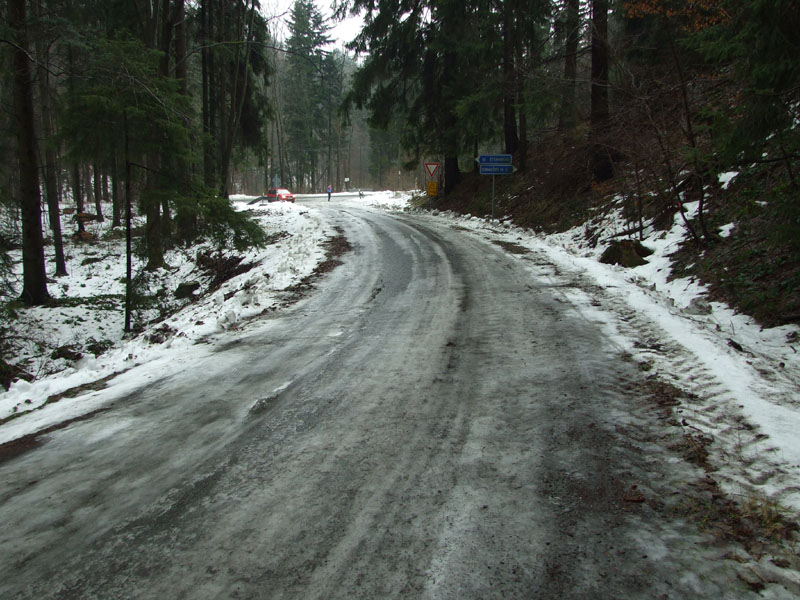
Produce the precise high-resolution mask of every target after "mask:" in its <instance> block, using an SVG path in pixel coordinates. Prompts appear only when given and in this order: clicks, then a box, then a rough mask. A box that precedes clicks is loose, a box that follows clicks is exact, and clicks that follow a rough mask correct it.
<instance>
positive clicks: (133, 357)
mask: <svg viewBox="0 0 800 600" xmlns="http://www.w3.org/2000/svg"><path fill="white" fill-rule="evenodd" d="M251 199H252V198H251V197H244V196H239V197H233V198H232V200H233V201H234V204H235V206H236V208H237V209H239V210H248V209H250V210H253V211H255V213H256V215H257V218H258V221H259V222H260V223H261V225H262V227H264V229H265V230H266V231H267V233H268V234H280V233H281V232H285V234H284V236H283V237H282V238H281V239H279V241H277V242H276V243H275V244H272V245H269V246H267V247H266V248H264V249H261V250H252V251H249V252H247V253H245V254H244V260H243V262H252V263H256V265H257V266H256V267H255V268H253V269H251V270H250V271H248V272H246V273H244V274H242V275H239V276H237V277H234V278H233V279H230V280H228V281H227V282H225V283H224V284H223V285H222V286H221V287H220V288H219V289H218V290H216V291H215V292H214V293H213V294H211V295H208V296H207V297H203V298H201V299H199V300H197V301H195V302H192V303H190V304H189V305H188V306H187V307H186V308H184V309H183V310H181V311H180V312H177V313H175V314H173V315H172V316H170V317H168V318H167V319H165V320H164V321H163V323H159V324H158V325H157V326H155V327H151V328H149V329H148V330H147V331H145V332H144V333H142V334H141V335H138V336H136V337H133V338H130V339H124V338H123V335H122V332H123V325H124V314H123V312H122V311H121V310H120V309H119V305H120V299H119V296H121V295H124V292H125V286H124V283H123V282H122V281H123V277H124V274H125V273H124V260H125V259H124V246H123V245H122V244H123V243H124V242H121V241H118V240H117V241H113V242H106V241H101V242H98V243H96V244H92V245H75V246H73V245H70V246H69V249H70V253H71V254H72V256H69V257H68V265H67V267H68V271H69V275H68V276H67V277H63V278H58V279H57V280H56V282H57V283H56V284H55V285H53V284H51V285H50V286H49V289H50V293H51V295H52V296H54V297H76V296H80V297H92V296H98V295H102V294H108V295H112V294H113V295H116V297H117V299H116V304H115V305H114V307H113V309H112V310H92V309H90V308H89V307H87V305H79V306H77V307H75V308H69V307H67V308H58V309H51V308H32V309H26V310H23V311H20V312H19V314H18V320H17V321H16V322H15V329H16V333H17V335H18V336H19V337H20V338H24V340H23V341H24V347H23V350H22V351H21V356H19V357H17V358H22V359H27V360H28V361H29V362H28V364H29V365H34V369H32V370H33V371H34V372H36V373H47V372H48V371H52V370H56V369H63V370H60V371H58V372H56V373H53V374H50V375H48V376H43V377H41V378H38V379H37V380H36V381H34V382H32V383H28V382H26V381H22V380H20V381H17V382H16V383H14V384H13V385H12V386H11V389H10V390H9V391H7V392H4V393H2V394H0V419H4V418H7V417H9V416H11V415H15V414H17V415H22V414H23V413H31V414H29V415H25V416H20V417H17V418H15V419H12V420H10V421H8V422H6V423H5V424H3V425H0V443H3V442H7V441H9V440H12V439H15V438H18V437H20V436H23V435H26V434H29V433H33V432H35V431H39V430H41V429H43V428H45V427H48V426H51V425H53V424H56V423H59V422H62V421H63V420H66V419H70V418H74V417H77V416H80V415H83V414H86V413H87V412H89V411H91V410H93V409H94V408H96V407H95V406H93V405H92V404H91V402H86V396H85V395H83V396H81V397H80V398H77V399H62V400H60V401H58V402H55V403H52V404H47V405H46V406H44V407H43V405H44V403H45V401H46V400H47V398H49V397H51V396H52V395H54V394H59V393H62V392H64V391H66V390H69V389H71V388H73V387H75V386H79V385H83V384H87V383H90V382H93V381H97V380H98V379H102V378H104V377H107V376H109V375H112V374H114V373H119V372H123V371H127V370H128V369H131V368H132V367H134V366H141V365H146V368H137V369H136V378H138V380H133V381H130V386H131V387H135V386H136V385H137V383H141V382H142V381H145V380H147V379H149V378H151V377H153V376H154V375H153V372H161V370H163V368H164V367H166V366H169V365H170V364H172V368H174V361H175V360H179V361H183V360H189V358H188V357H197V356H199V355H200V354H202V353H203V350H202V348H201V347H200V346H198V345H197V341H198V340H202V339H203V338H207V337H208V336H215V335H216V336H219V335H223V334H224V332H225V331H227V330H230V329H233V328H235V327H236V326H237V323H239V322H241V321H242V320H243V319H246V318H248V317H251V316H253V315H257V314H258V313H261V312H263V311H264V310H265V309H269V308H270V307H272V306H274V305H276V304H277V303H278V302H279V300H280V295H281V292H282V291H283V290H285V289H286V288H287V287H290V286H292V285H294V284H296V283H298V282H299V281H300V280H302V279H303V278H304V277H306V276H307V275H309V274H310V273H311V272H312V271H313V270H314V268H315V267H316V266H317V264H319V262H320V261H321V260H323V259H324V257H325V251H324V249H323V248H322V246H321V244H322V242H323V241H325V240H326V239H327V238H328V237H329V236H330V235H331V234H332V233H333V230H332V229H331V228H330V226H329V225H328V224H327V223H326V222H325V220H324V219H323V218H322V216H321V215H320V213H319V212H318V211H315V210H314V209H313V208H310V207H307V206H302V205H300V204H290V203H264V204H255V205H252V206H249V205H248V204H247V203H246V201H248V200H251ZM65 226H67V227H68V223H65ZM92 228H95V229H96V231H94V233H97V234H98V236H99V235H101V233H102V231H101V229H104V228H108V224H107V223H106V224H104V225H103V224H97V223H96V224H92V225H91V226H90V227H89V229H90V231H91V229H92ZM67 234H68V230H65V235H67ZM194 251H195V252H196V251H197V249H196V248H195V249H194ZM166 260H167V263H168V265H169V269H168V270H165V271H163V272H162V273H159V274H158V275H159V281H160V282H161V285H163V286H165V287H166V288H167V289H169V290H170V291H174V290H175V289H176V288H177V286H178V284H179V283H181V282H186V281H192V280H195V279H197V278H199V277H201V275H202V274H201V273H199V272H198V270H197V267H196V264H195V262H194V255H191V256H190V255H188V254H187V253H186V252H184V251H182V250H176V251H172V252H169V253H168V255H167V257H166ZM48 268H50V261H48ZM135 270H136V268H134V271H135ZM159 328H164V329H165V330H166V331H168V332H169V333H168V334H167V335H164V336H163V337H164V338H165V339H163V340H159V339H157V340H154V339H153V337H152V336H153V333H154V331H153V330H154V329H159ZM232 335H235V334H232ZM89 338H94V339H96V340H111V341H113V342H114V347H113V348H111V349H110V350H109V351H107V352H105V353H104V354H101V355H100V356H98V357H97V358H95V357H94V356H93V355H92V354H91V353H84V357H83V358H81V359H80V360H79V361H77V363H75V364H74V365H72V363H69V365H70V366H67V367H66V368H64V364H61V363H64V362H65V361H58V360H55V359H52V358H51V357H50V356H49V355H42V351H41V344H40V343H39V342H40V341H41V340H44V339H48V340H49V341H50V342H51V344H52V342H55V344H52V345H64V344H69V343H70V342H71V341H76V340H78V339H81V340H86V339H89ZM128 379H129V378H127V377H121V378H116V379H114V385H118V382H119V381H123V380H128ZM37 409H38V410H37Z"/></svg>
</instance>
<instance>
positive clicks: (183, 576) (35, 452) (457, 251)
mask: <svg viewBox="0 0 800 600" xmlns="http://www.w3.org/2000/svg"><path fill="white" fill-rule="evenodd" d="M315 206H316V207H317V208H318V209H319V210H321V211H323V212H324V214H325V215H326V216H327V217H328V218H329V219H331V221H332V222H333V223H334V225H336V226H338V227H340V228H341V229H342V231H343V232H344V234H345V235H346V237H347V238H348V240H349V241H350V243H351V244H352V246H353V250H352V252H349V253H348V254H346V255H344V256H343V257H342V260H343V261H344V264H343V265H342V266H340V267H338V268H337V269H335V270H334V271H333V272H331V273H329V274H327V275H325V276H324V277H322V278H321V279H320V280H318V281H317V282H316V284H315V289H314V290H312V291H311V292H310V293H308V294H307V296H306V297H305V298H303V299H302V300H300V301H299V302H297V303H295V304H292V305H291V306H289V307H287V308H286V309H284V310H281V311H277V312H274V313H271V314H269V315H267V316H264V317H262V318H261V319H259V320H256V321H252V322H250V323H248V324H247V325H246V326H245V327H244V328H243V329H242V330H241V331H240V335H239V336H238V337H237V338H236V340H235V342H227V343H225V344H220V343H217V345H216V346H214V347H213V352H212V354H211V358H210V359H204V360H202V361H198V362H197V363H196V364H191V365H190V366H185V365H184V366H179V368H178V367H176V368H175V369H174V371H175V372H173V373H172V374H169V375H166V376H164V377H163V378H161V379H159V380H157V381H152V382H150V383H149V384H148V385H146V386H143V387H141V388H140V389H138V390H136V391H135V392H134V393H130V394H126V395H125V396H124V397H118V398H113V399H110V400H109V403H108V404H107V406H106V407H105V410H103V411H101V412H98V413H96V414H94V415H92V416H91V417H90V418H87V419H84V420H79V421H75V422H73V423H71V424H70V425H69V426H67V427H65V428H62V429H60V430H58V431H54V432H52V433H50V434H48V435H47V436H44V437H43V438H41V439H40V440H39V444H37V445H33V446H32V447H30V448H26V449H25V451H24V452H21V453H19V454H17V455H15V456H11V457H9V458H7V459H6V460H5V461H4V462H3V463H2V464H0V486H1V487H0V557H2V559H1V560H0V597H2V598H4V599H11V598H36V599H42V598H59V599H70V598H75V599H88V598H102V599H110V598H142V599H145V598H148V599H149V598H152V599H177V598H187V599H193V600H200V599H211V598H214V599H216V598H303V599H306V598H348V599H349V598H370V599H373V598H454V599H455V598H459V599H469V598H528V599H535V598H543V599H544V598H547V599H555V598H593V599H597V598H662V597H664V598H666V597H669V598H687V597H691V598H722V597H728V598H747V597H751V596H752V597H756V594H755V593H754V592H752V591H751V590H750V589H749V588H748V587H747V586H745V584H744V583H743V582H742V581H741V580H740V579H738V578H737V577H736V576H735V574H734V573H733V571H731V570H730V569H732V568H733V567H730V566H725V565H731V564H733V561H728V562H727V563H723V562H721V561H720V560H719V555H720V551H719V548H714V547H713V546H712V545H711V544H709V543H708V541H709V540H708V539H707V538H706V537H704V536H702V535H701V534H700V533H699V532H698V531H697V530H695V529H693V528H692V527H691V526H690V525H689V524H688V523H686V522H683V521H681V520H680V519H679V518H678V517H677V516H676V515H677V514H678V511H677V510H675V508H676V506H678V505H679V503H680V498H676V497H675V496H676V494H675V493H674V488H673V487H672V482H674V481H683V480H684V479H686V478H688V477H690V475H691V473H690V472H689V471H690V468H689V467H688V466H686V465H685V464H684V463H682V462H681V461H679V460H677V458H675V457H674V456H671V455H669V454H665V453H664V452H662V449H661V448H660V447H659V446H658V445H657V444H656V443H654V442H653V441H652V440H654V439H656V438H657V437H658V435H657V432H654V431H652V430H651V428H652V427H654V425H650V424H649V423H650V422H651V421H654V420H655V419H652V418H648V416H647V410H649V409H648V408H647V406H646V405H645V404H644V403H643V402H642V399H641V397H640V396H639V395H638V393H637V391H636V390H637V389H638V388H637V384H638V382H639V380H640V379H641V377H642V376H641V374H640V373H638V372H637V370H636V367H635V365H634V364H631V363H630V362H626V361H625V360H623V359H622V358H621V356H620V352H619V350H618V349H617V348H615V347H613V345H611V344H609V343H608V342H607V341H606V340H604V339H603V336H602V335H601V333H600V328H599V326H598V325H597V324H595V323H593V322H590V321H588V320H587V319H585V318H584V317H582V316H581V315H580V313H579V312H578V311H576V310H575V308H574V307H572V306H571V305H570V304H569V302H567V301H565V300H564V299H563V297H562V296H561V295H559V293H558V289H557V284H553V281H554V279H552V278H550V279H548V280H547V281H545V280H542V279H539V278H537V276H536V272H537V270H539V271H541V269H543V268H547V265H546V264H545V263H543V262H542V261H544V259H543V258H542V257H541V256H537V255H535V254H531V253H527V254H522V253H515V252H514V251H513V250H514V249H513V248H501V247H499V246H497V245H494V244H491V243H489V242H487V241H484V240H481V239H480V238H479V237H478V236H475V235H472V234H469V233H467V232H464V231H461V230H459V228H458V227H457V226H452V225H446V224H442V223H440V222H435V221H431V220H425V218H424V217H418V216H413V215H391V214H388V213H384V212H380V211H372V210H367V209H364V208H359V207H357V206H355V205H349V204H348V203H347V202H339V203H336V202H333V203H331V204H327V203H324V202H318V203H316V204H315ZM509 250H511V251H509ZM227 339H229V340H230V339H231V338H227ZM210 343H212V344H214V343H215V342H213V341H212V342H210Z"/></svg>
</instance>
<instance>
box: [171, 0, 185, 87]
mask: <svg viewBox="0 0 800 600" xmlns="http://www.w3.org/2000/svg"><path fill="white" fill-rule="evenodd" d="M172 21H173V23H174V25H175V78H176V79H177V80H178V81H180V92H181V94H183V95H184V96H186V95H187V94H188V93H189V90H188V87H187V86H188V78H189V76H188V64H187V63H186V5H185V0H175V13H174V16H173V19H172Z"/></svg>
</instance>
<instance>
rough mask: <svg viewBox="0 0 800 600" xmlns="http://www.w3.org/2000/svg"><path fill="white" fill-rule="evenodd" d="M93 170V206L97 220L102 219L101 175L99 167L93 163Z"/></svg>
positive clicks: (103, 218)
mask: <svg viewBox="0 0 800 600" xmlns="http://www.w3.org/2000/svg"><path fill="white" fill-rule="evenodd" d="M92 170H93V171H94V207H95V210H96V211H97V220H98V221H104V220H105V217H103V188H102V185H101V180H102V175H100V168H99V167H98V166H97V163H95V165H94V167H93V168H92Z"/></svg>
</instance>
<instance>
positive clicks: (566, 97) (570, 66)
mask: <svg viewBox="0 0 800 600" xmlns="http://www.w3.org/2000/svg"><path fill="white" fill-rule="evenodd" d="M580 24H581V22H580V2H579V0H567V20H566V29H567V32H566V33H567V41H566V47H565V52H564V53H565V58H564V92H563V94H562V95H561V109H560V111H559V117H558V130H559V131H562V132H563V131H566V130H568V129H571V128H572V127H574V126H575V124H576V121H577V119H576V115H575V78H576V76H577V74H578V41H579V37H580V35H579V34H580Z"/></svg>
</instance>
